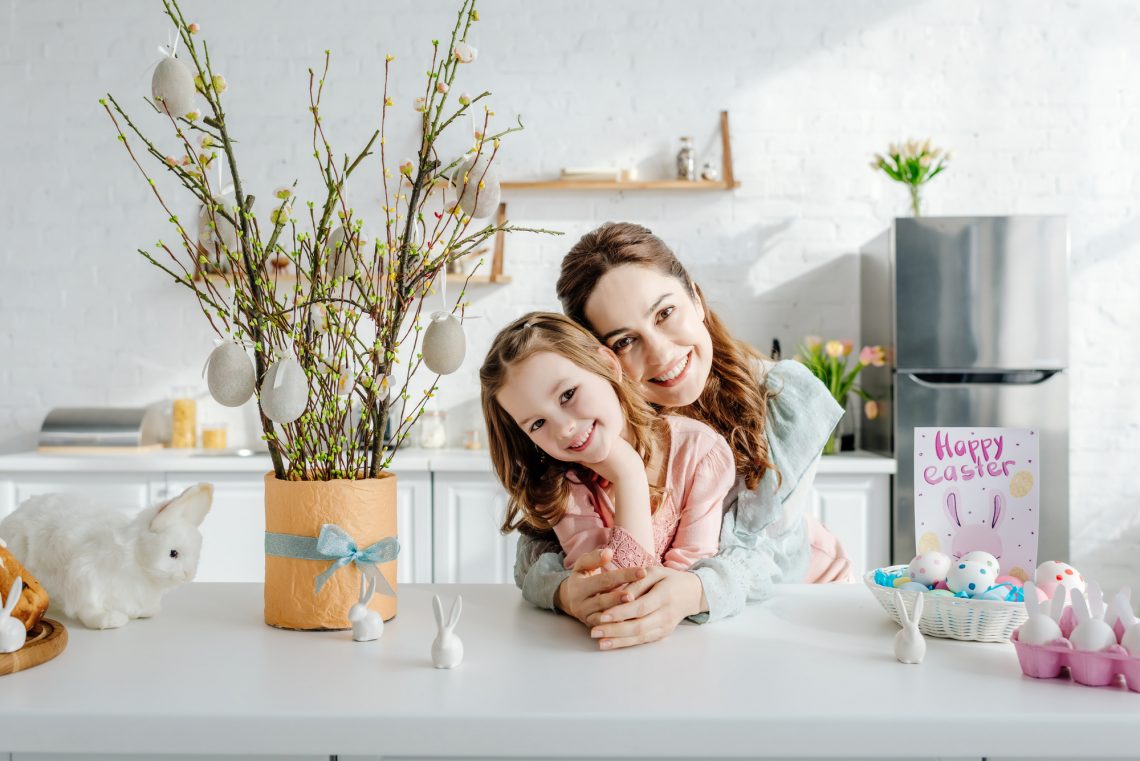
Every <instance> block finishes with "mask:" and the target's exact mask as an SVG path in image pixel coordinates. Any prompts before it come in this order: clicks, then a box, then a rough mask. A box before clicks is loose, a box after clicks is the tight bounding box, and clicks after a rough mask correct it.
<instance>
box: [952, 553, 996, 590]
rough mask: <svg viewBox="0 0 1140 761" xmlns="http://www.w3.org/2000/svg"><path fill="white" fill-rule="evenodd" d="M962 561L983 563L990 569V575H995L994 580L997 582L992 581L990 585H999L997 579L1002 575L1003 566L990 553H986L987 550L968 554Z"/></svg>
mask: <svg viewBox="0 0 1140 761" xmlns="http://www.w3.org/2000/svg"><path fill="white" fill-rule="evenodd" d="M960 560H969V561H977V562H979V563H982V564H983V565H985V567H986V568H988V569H989V571H990V573H992V574H993V578H994V579H995V581H991V582H990V584H996V583H997V582H996V579H997V577H998V574H1000V573H1001V568H1000V566H1001V564H1000V563H998V559H997V558H996V557H994V556H993V555H991V554H990V553H988V552H986V551H985V550H974V551H973V552H967V553H966V554H965V555H963V556H962V557H961V558H960Z"/></svg>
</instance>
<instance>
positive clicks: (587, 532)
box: [554, 415, 736, 571]
mask: <svg viewBox="0 0 1140 761" xmlns="http://www.w3.org/2000/svg"><path fill="white" fill-rule="evenodd" d="M665 420H666V421H667V422H668V424H669V432H670V448H669V456H668V458H667V465H666V477H665V487H666V488H665V494H664V496H663V498H662V500H661V503H660V505H659V506H658V507H657V509H656V510H655V511H654V512H653V544H654V551H653V554H650V553H648V552H646V551H645V549H644V548H642V546H641V545H640V544H638V542H637V541H636V540H635V539H634V538H633V537H632V536H631V535H630V534H629V533H627V532H626V531H625V529H623V528H621V527H620V526H615V525H614V506H613V502H612V501H611V500H610V496H609V495H608V494H607V493H606V492H605V489H604V488H603V487H604V486H605V481H604V480H603V479H601V478H600V477H596V478H593V479H591V480H590V481H589V482H587V483H578V482H576V481H573V480H572V481H571V483H570V499H569V504H568V506H567V508H566V514H565V515H564V516H563V517H562V520H560V521H559V522H558V524H557V525H556V526H555V527H554V533H555V534H557V535H558V541H559V542H560V543H561V544H562V550H563V552H565V553H566V567H567V568H573V567H574V563H575V562H576V561H577V560H578V558H580V557H581V556H582V555H585V554H586V553H587V552H592V551H593V550H596V549H599V548H604V547H609V548H610V549H612V550H613V552H614V559H613V564H614V565H615V566H617V567H619V568H630V567H634V566H653V565H665V566H668V567H670V568H674V569H676V570H679V571H687V570H688V569H689V568H690V567H692V565H693V564H694V563H696V562H697V561H698V560H700V559H701V558H707V557H712V556H713V555H716V553H717V549H718V547H719V544H720V522H721V516H722V514H723V512H722V510H723V502H724V498H725V495H727V494H728V490H729V489H731V488H732V485H733V483H734V482H735V480H736V462H735V460H734V459H733V457H732V450H731V449H729V446H728V443H727V442H726V441H725V440H724V437H723V436H721V435H720V434H718V433H717V432H716V431H714V430H713V429H712V428H710V427H708V426H707V425H705V424H704V423H701V422H700V421H697V420H692V419H690V418H686V417H680V416H678V415H666V416H665Z"/></svg>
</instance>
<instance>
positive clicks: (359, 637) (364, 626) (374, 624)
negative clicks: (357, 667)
mask: <svg viewBox="0 0 1140 761" xmlns="http://www.w3.org/2000/svg"><path fill="white" fill-rule="evenodd" d="M375 592H376V577H375V576H373V577H372V580H371V581H368V582H366V581H365V580H364V574H360V601H359V602H357V603H356V604H355V605H353V606H352V608H351V609H350V610H349V611H348V620H349V621H351V622H352V638H353V639H354V640H356V641H357V642H371V641H372V640H374V639H380V637H381V635H383V634H384V619H382V618H380V614H379V613H377V612H376V611H374V610H372V609H371V608H369V607H368V601H369V600H371V599H372V595H373V593H375Z"/></svg>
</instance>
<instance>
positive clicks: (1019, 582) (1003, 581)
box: [994, 576, 1025, 587]
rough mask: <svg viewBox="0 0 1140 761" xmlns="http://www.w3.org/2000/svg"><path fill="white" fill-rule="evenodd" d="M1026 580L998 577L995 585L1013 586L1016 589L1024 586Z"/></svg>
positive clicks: (1014, 577) (1013, 577)
mask: <svg viewBox="0 0 1140 761" xmlns="http://www.w3.org/2000/svg"><path fill="white" fill-rule="evenodd" d="M1024 581H1025V580H1024V579H1019V578H1017V577H1016V576H998V577H997V581H995V582H994V583H995V584H1012V585H1013V586H1015V587H1020V586H1022V585H1023V582H1024Z"/></svg>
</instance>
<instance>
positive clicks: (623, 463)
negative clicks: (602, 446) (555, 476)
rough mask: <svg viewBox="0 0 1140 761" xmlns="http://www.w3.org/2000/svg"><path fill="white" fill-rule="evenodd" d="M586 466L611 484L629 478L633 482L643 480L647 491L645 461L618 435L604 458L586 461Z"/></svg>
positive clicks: (647, 481) (626, 480)
mask: <svg viewBox="0 0 1140 761" xmlns="http://www.w3.org/2000/svg"><path fill="white" fill-rule="evenodd" d="M587 466H588V467H589V468H590V470H592V471H594V472H595V473H597V474H598V475H599V476H601V477H602V478H604V479H606V480H607V481H609V482H610V483H613V484H618V483H623V482H625V483H628V482H629V481H631V480H633V481H634V482H635V483H640V482H641V481H644V482H645V486H646V490H647V492H648V488H649V479H648V478H646V476H645V462H644V461H643V460H642V459H641V455H639V454H638V453H637V450H636V449H634V448H633V445H632V444H630V443H629V442H628V441H626V440H625V439H623V438H621V437H620V436H619V437H617V439H616V440H615V441H614V444H613V446H612V447H610V452H609V454H608V455H607V456H606V459H604V460H602V461H600V462H591V463H587Z"/></svg>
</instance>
